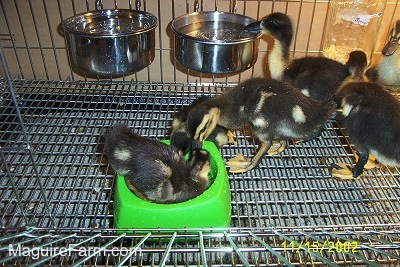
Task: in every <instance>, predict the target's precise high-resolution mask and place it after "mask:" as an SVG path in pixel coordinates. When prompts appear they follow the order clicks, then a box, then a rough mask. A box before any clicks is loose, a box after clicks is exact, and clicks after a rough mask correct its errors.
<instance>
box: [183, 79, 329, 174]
mask: <svg viewBox="0 0 400 267" xmlns="http://www.w3.org/2000/svg"><path fill="white" fill-rule="evenodd" d="M335 110H336V105H335V103H334V102H333V101H325V102H321V101H318V100H315V99H312V98H310V97H307V96H305V95H303V94H302V93H301V92H300V91H299V90H297V89H295V88H294V87H293V86H291V85H290V84H288V83H285V82H281V81H277V80H273V79H268V78H251V79H248V80H246V81H244V82H242V83H240V84H238V85H237V86H235V87H234V88H231V89H230V90H228V91H226V92H224V93H223V94H221V95H218V96H215V97H212V98H209V99H207V100H205V101H202V102H201V103H200V104H199V105H197V106H195V107H193V108H192V109H191V110H190V112H189V114H188V116H187V129H188V131H189V133H190V134H191V137H192V139H194V140H198V141H203V140H205V139H206V138H207V137H208V136H209V135H210V134H211V133H212V132H213V131H214V129H215V127H216V126H217V125H218V126H222V127H224V128H226V129H237V128H241V127H244V126H249V127H250V128H251V129H252V132H253V134H254V135H255V136H256V137H257V138H258V140H259V141H260V146H259V149H258V152H257V153H256V154H255V156H254V157H253V158H252V159H246V158H243V157H242V158H238V159H236V160H234V161H229V162H228V165H229V166H230V170H229V171H230V172H246V171H249V170H251V169H253V168H254V167H256V166H257V165H258V163H259V162H260V160H261V159H262V157H263V156H264V155H265V154H266V153H267V151H268V149H269V148H270V147H271V145H272V142H273V141H274V140H291V139H306V140H307V139H311V138H313V137H314V136H316V135H317V134H319V132H320V131H321V129H322V128H323V126H324V124H325V122H326V121H327V120H328V119H329V118H331V117H332V116H333V114H334V112H335Z"/></svg>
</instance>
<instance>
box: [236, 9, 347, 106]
mask: <svg viewBox="0 0 400 267" xmlns="http://www.w3.org/2000/svg"><path fill="white" fill-rule="evenodd" d="M244 31H250V32H255V33H259V32H261V33H262V34H265V35H268V36H271V37H273V38H274V40H275V44H274V46H273V48H272V50H271V52H270V54H269V56H268V66H269V71H270V73H271V78H273V79H278V80H283V81H286V82H288V83H290V84H291V85H292V86H294V87H295V88H298V89H299V90H300V91H301V92H302V93H303V94H305V95H307V96H310V97H312V98H314V99H317V100H328V99H331V98H332V96H333V95H334V93H335V91H336V90H337V88H338V87H339V86H340V85H341V83H342V82H343V80H344V79H346V77H347V76H349V74H350V73H349V72H348V70H347V69H346V66H345V65H344V64H342V63H340V62H338V61H335V60H332V59H329V58H325V57H303V58H297V59H293V60H291V59H290V56H289V48H290V44H291V42H292V38H293V26H292V22H291V20H290V18H289V16H288V15H286V14H283V13H279V12H275V13H271V14H269V15H267V16H265V17H264V18H262V19H261V20H260V21H258V22H254V23H251V24H249V25H247V26H246V27H245V29H244Z"/></svg>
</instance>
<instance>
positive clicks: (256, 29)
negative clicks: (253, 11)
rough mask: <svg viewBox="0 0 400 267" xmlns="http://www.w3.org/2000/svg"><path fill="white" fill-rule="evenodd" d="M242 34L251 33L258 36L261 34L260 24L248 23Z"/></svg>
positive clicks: (257, 22) (258, 22)
mask: <svg viewBox="0 0 400 267" xmlns="http://www.w3.org/2000/svg"><path fill="white" fill-rule="evenodd" d="M242 32H251V33H255V34H259V33H260V32H261V22H260V21H256V22H253V23H250V24H249V25H247V26H246V27H244V29H243V30H242Z"/></svg>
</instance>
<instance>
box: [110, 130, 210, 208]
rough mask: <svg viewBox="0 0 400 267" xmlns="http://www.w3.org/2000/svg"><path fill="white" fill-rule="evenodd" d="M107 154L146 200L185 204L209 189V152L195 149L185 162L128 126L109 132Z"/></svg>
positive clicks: (182, 157)
mask: <svg viewBox="0 0 400 267" xmlns="http://www.w3.org/2000/svg"><path fill="white" fill-rule="evenodd" d="M104 150H105V154H106V156H107V159H108V161H109V163H110V165H111V166H112V168H113V169H114V170H115V171H116V172H117V173H119V174H120V175H123V176H124V177H125V181H126V184H127V186H128V188H129V189H130V190H131V191H133V192H134V193H137V195H138V196H142V197H143V198H144V199H146V200H149V201H152V202H155V203H177V202H183V201H186V200H189V199H192V198H194V197H196V196H198V195H200V194H201V193H202V192H204V191H205V190H206V189H207V188H208V185H209V179H208V173H209V170H210V162H209V159H210V156H209V153H208V152H207V151H206V150H202V149H194V150H193V151H191V154H190V158H189V159H188V160H185V158H184V155H182V154H180V153H179V151H178V150H177V149H176V148H175V147H173V146H168V145H166V144H163V143H161V142H159V141H156V140H152V139H149V138H146V137H142V136H140V135H138V134H136V133H135V132H134V131H133V130H131V129H130V128H128V127H127V126H126V125H117V126H114V127H112V128H111V129H109V130H108V132H107V134H106V141H105V146H104Z"/></svg>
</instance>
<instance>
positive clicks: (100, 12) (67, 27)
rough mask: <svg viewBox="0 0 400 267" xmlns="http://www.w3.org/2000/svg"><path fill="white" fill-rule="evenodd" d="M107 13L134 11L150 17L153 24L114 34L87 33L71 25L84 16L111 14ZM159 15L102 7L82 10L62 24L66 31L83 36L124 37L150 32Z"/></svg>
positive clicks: (116, 13)
mask: <svg viewBox="0 0 400 267" xmlns="http://www.w3.org/2000/svg"><path fill="white" fill-rule="evenodd" d="M107 13H111V15H114V14H115V15H126V14H129V13H131V14H132V13H134V14H137V15H140V16H146V17H148V18H150V19H151V20H152V22H153V23H152V24H151V25H150V27H148V28H144V29H141V30H138V31H132V32H124V33H114V34H104V33H100V34H93V33H87V32H83V31H79V30H76V29H74V28H73V27H71V26H70V25H71V24H73V22H74V21H75V24H76V21H77V20H78V19H79V18H80V17H82V18H84V17H87V16H93V15H96V16H99V17H101V16H109V15H110V14H108V15H107ZM157 22H158V21H157V17H156V16H155V15H153V14H152V13H149V12H145V11H141V10H133V9H101V10H94V11H89V12H82V13H79V14H76V15H74V16H72V17H69V18H67V19H65V20H63V21H62V26H63V29H64V31H66V32H68V33H74V34H79V35H81V36H86V37H93V38H96V37H97V38H99V37H123V36H131V35H139V34H142V33H145V32H149V31H151V30H153V29H155V28H156V27H157Z"/></svg>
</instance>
